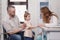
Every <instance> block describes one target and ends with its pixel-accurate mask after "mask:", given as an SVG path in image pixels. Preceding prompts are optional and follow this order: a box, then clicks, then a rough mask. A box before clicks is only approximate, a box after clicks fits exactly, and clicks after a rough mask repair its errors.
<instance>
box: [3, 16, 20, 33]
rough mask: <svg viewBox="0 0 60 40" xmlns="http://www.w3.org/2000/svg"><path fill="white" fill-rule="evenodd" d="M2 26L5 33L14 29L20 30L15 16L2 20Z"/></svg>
mask: <svg viewBox="0 0 60 40" xmlns="http://www.w3.org/2000/svg"><path fill="white" fill-rule="evenodd" d="M2 24H3V27H4V28H5V30H6V31H7V32H11V31H12V30H13V29H14V28H16V29H18V28H20V22H19V19H18V17H17V16H15V17H14V18H11V19H10V17H9V16H8V17H7V18H4V20H3V22H2Z"/></svg>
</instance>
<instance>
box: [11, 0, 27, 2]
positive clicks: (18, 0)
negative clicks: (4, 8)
mask: <svg viewBox="0 0 60 40" xmlns="http://www.w3.org/2000/svg"><path fill="white" fill-rule="evenodd" d="M10 2H26V0H10Z"/></svg>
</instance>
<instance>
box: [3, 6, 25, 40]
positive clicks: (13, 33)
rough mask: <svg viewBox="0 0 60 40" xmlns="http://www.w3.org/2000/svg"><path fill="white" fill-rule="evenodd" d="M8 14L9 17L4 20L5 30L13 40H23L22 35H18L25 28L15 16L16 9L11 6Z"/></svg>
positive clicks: (8, 8)
mask: <svg viewBox="0 0 60 40" xmlns="http://www.w3.org/2000/svg"><path fill="white" fill-rule="evenodd" d="M7 14H8V17H6V18H4V20H3V23H2V24H3V26H4V29H5V30H6V32H7V33H8V34H9V36H10V37H11V38H12V39H13V40H21V35H20V34H17V33H20V32H21V31H22V30H24V28H25V27H24V25H20V22H19V19H18V17H17V16H16V15H15V7H14V6H11V5H9V6H8V7H7ZM12 39H11V40H12Z"/></svg>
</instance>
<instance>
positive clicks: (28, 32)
mask: <svg viewBox="0 0 60 40" xmlns="http://www.w3.org/2000/svg"><path fill="white" fill-rule="evenodd" d="M24 19H25V22H24V23H25V24H26V28H25V32H24V40H33V39H32V37H33V33H32V28H34V27H33V26H32V25H31V23H30V14H29V13H28V12H27V11H25V14H24Z"/></svg>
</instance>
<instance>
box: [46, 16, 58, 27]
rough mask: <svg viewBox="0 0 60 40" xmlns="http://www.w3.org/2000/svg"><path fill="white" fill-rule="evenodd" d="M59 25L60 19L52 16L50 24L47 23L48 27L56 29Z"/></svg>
mask: <svg viewBox="0 0 60 40" xmlns="http://www.w3.org/2000/svg"><path fill="white" fill-rule="evenodd" d="M57 25H58V18H57V17H56V16H51V19H50V23H45V26H46V27H55V26H57Z"/></svg>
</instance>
